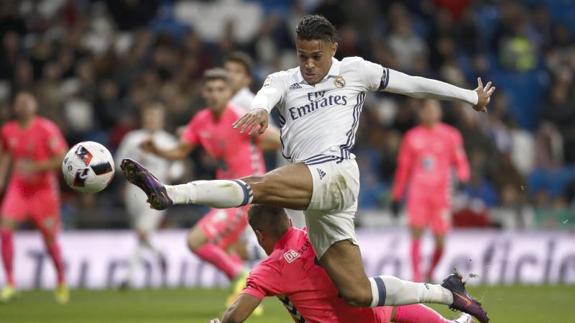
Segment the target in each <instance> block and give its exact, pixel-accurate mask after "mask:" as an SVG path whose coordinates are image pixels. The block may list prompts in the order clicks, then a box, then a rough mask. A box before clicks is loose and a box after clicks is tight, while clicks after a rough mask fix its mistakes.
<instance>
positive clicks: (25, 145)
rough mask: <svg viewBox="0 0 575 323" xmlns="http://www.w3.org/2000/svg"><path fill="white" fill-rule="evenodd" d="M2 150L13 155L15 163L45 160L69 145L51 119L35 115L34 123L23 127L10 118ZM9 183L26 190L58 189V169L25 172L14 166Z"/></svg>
mask: <svg viewBox="0 0 575 323" xmlns="http://www.w3.org/2000/svg"><path fill="white" fill-rule="evenodd" d="M1 136H2V149H3V150H4V151H5V152H7V153H9V154H10V156H11V157H12V162H13V165H17V164H18V163H21V162H30V161H33V162H39V161H46V160H48V159H50V158H52V157H53V156H54V155H56V154H58V153H61V152H63V151H65V150H66V148H67V144H66V141H65V140H64V137H63V136H62V133H61V132H60V130H59V129H58V127H57V126H56V125H55V124H54V123H53V122H52V121H50V120H48V119H45V118H42V117H35V118H34V120H33V121H32V123H31V125H30V126H29V127H28V128H26V129H23V128H21V127H20V125H19V124H18V122H16V121H11V122H8V123H6V124H5V125H4V126H3V127H2V135H1ZM10 185H16V186H17V187H19V188H20V189H22V190H23V191H24V192H29V193H34V192H36V191H37V190H41V189H53V190H58V182H57V177H56V171H53V170H52V171H45V172H39V173H35V174H22V173H21V172H19V171H18V169H17V167H14V168H13V171H12V177H11V179H10Z"/></svg>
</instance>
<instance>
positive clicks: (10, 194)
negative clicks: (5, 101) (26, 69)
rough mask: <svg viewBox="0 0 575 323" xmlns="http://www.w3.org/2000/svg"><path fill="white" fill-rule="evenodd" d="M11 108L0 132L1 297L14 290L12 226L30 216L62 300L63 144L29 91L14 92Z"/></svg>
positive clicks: (10, 295) (65, 293)
mask: <svg viewBox="0 0 575 323" xmlns="http://www.w3.org/2000/svg"><path fill="white" fill-rule="evenodd" d="M14 112H15V115H16V120H15V121H10V122H8V123H6V124H5V125H4V126H3V127H2V134H1V136H2V145H1V148H0V149H1V151H0V158H1V160H0V190H2V189H3V188H4V185H5V184H4V183H5V181H6V177H7V175H8V173H9V172H10V169H11V176H10V181H9V183H8V187H7V188H6V190H5V194H4V200H3V201H2V209H1V211H0V218H1V219H0V244H1V248H2V262H3V264H4V273H5V277H6V286H4V288H3V289H2V292H1V294H0V299H1V300H2V301H5V302H6V301H9V300H11V299H12V298H13V297H14V296H15V295H16V283H15V281H14V241H13V231H14V229H15V228H16V226H17V225H18V223H19V222H22V221H24V220H28V219H30V220H32V222H33V223H34V225H35V226H36V228H38V230H39V231H40V233H41V234H42V237H43V239H44V243H45V244H46V250H47V251H48V254H49V255H50V258H51V259H52V261H53V263H54V268H55V269H56V277H57V287H56V290H55V296H56V300H57V301H58V302H59V303H62V304H64V303H67V302H68V300H69V292H68V288H67V286H66V280H65V277H64V263H63V260H62V252H61V250H60V245H59V243H58V240H57V234H58V230H59V229H60V188H59V185H58V178H57V175H56V171H58V170H59V169H60V167H61V164H62V159H63V158H64V155H65V154H66V151H67V144H66V141H65V140H64V137H63V136H62V133H61V132H60V130H59V129H58V127H57V126H56V125H55V124H54V123H53V122H52V121H50V120H48V119H45V118H42V117H39V116H37V112H38V103H37V101H36V99H35V98H34V96H33V95H32V94H31V93H28V92H20V93H18V95H17V96H16V99H15V101H14ZM10 164H11V168H10Z"/></svg>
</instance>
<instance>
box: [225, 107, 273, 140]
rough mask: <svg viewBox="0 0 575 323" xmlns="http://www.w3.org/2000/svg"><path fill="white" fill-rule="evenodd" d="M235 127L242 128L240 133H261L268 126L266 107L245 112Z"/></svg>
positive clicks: (235, 123)
mask: <svg viewBox="0 0 575 323" xmlns="http://www.w3.org/2000/svg"><path fill="white" fill-rule="evenodd" d="M233 127H234V128H235V129H238V128H239V129H240V133H244V132H246V131H249V134H250V135H255V134H258V135H261V134H262V133H264V132H265V131H266V129H267V128H268V111H267V110H265V109H254V110H251V111H250V112H248V113H246V114H244V115H243V116H242V117H241V118H240V119H239V120H238V121H236V122H234V124H233Z"/></svg>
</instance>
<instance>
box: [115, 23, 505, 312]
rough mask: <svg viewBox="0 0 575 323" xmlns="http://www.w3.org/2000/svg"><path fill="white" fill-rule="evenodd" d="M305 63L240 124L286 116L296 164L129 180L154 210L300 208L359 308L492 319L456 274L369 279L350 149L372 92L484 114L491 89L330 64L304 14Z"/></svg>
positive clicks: (325, 34) (357, 62)
mask: <svg viewBox="0 0 575 323" xmlns="http://www.w3.org/2000/svg"><path fill="white" fill-rule="evenodd" d="M296 35H297V38H296V50H297V56H298V61H299V67H296V68H293V69H290V70H287V71H281V72H277V73H274V74H271V75H270V76H269V77H268V78H267V79H266V81H265V82H264V85H263V87H262V89H261V90H260V91H258V93H257V94H256V97H255V99H254V101H253V102H252V109H251V111H250V112H249V113H247V114H246V115H244V116H243V117H242V118H241V119H240V120H238V121H237V122H236V123H235V125H234V127H236V128H239V130H240V131H241V132H244V131H249V132H250V133H262V132H263V131H265V129H266V128H267V126H268V118H269V112H270V110H271V109H272V108H274V107H276V108H277V109H278V111H279V112H280V114H281V121H282V123H283V124H282V125H281V126H282V128H281V138H282V143H283V146H284V147H283V153H284V155H285V156H286V157H287V158H289V159H290V160H291V162H292V164H289V165H286V166H282V167H280V168H277V169H274V170H272V171H270V172H268V173H267V174H265V175H264V176H250V177H245V178H242V179H238V180H219V181H193V182H190V183H187V184H183V185H174V186H170V185H164V184H162V183H161V182H159V181H157V180H156V179H155V178H154V177H153V175H152V174H151V173H150V172H149V171H147V170H146V169H145V168H144V167H142V166H141V165H139V164H138V163H136V162H134V161H131V160H123V161H122V165H121V168H122V170H123V173H124V176H126V178H127V179H128V180H129V181H130V182H132V183H133V184H134V185H137V186H138V187H140V188H141V189H142V190H144V191H145V192H146V194H147V196H148V202H149V203H150V205H151V206H152V207H153V208H157V209H163V208H167V207H169V206H171V205H172V204H202V205H208V206H211V207H217V208H228V207H237V206H240V205H246V204H249V203H252V204H266V205H274V206H279V207H284V208H291V209H299V210H304V213H305V215H306V222H307V227H308V232H309V239H310V242H311V243H312V246H313V248H314V250H315V253H316V255H317V258H318V259H319V262H320V264H321V265H322V267H324V268H325V269H326V271H327V273H328V274H329V276H330V278H331V279H332V280H333V282H334V283H335V285H336V286H337V288H338V291H339V294H340V296H341V297H342V298H343V299H344V300H345V301H346V302H348V303H349V304H351V305H356V306H382V305H388V306H393V305H405V304H413V303H440V304H446V305H449V306H450V307H451V308H453V309H457V310H461V311H463V312H466V313H469V314H471V315H473V316H475V317H476V318H477V319H478V320H479V321H480V322H488V321H489V318H488V317H487V313H486V312H485V311H484V310H483V309H482V307H481V304H480V303H479V302H477V301H476V300H475V299H474V298H472V297H471V296H470V295H469V294H468V293H467V291H466V289H465V286H464V283H463V281H462V277H461V276H460V275H459V274H457V273H456V274H452V275H450V276H448V277H447V278H446V279H445V280H444V281H443V283H442V284H441V285H434V284H423V283H414V282H408V281H404V280H400V279H398V278H396V277H393V276H385V275H384V276H376V277H369V278H368V277H367V275H366V273H365V270H364V268H363V264H362V261H361V253H360V249H359V247H358V245H357V241H356V237H355V231H354V225H353V218H354V215H355V212H356V211H357V199H358V194H359V169H358V166H357V163H356V162H355V158H354V155H353V154H351V152H350V150H351V148H352V147H353V145H354V142H355V133H356V130H357V127H358V122H359V115H360V113H361V109H362V106H363V103H364V100H365V97H366V93H367V92H368V91H386V92H392V93H399V94H404V95H409V96H413V97H418V98H439V99H447V100H457V101H463V102H467V103H469V104H470V105H472V106H473V108H474V109H475V110H477V111H486V106H487V104H488V103H489V101H490V97H491V95H492V94H493V92H494V91H495V87H492V86H491V82H489V83H487V84H486V85H485V86H483V84H482V83H481V80H480V79H478V86H477V88H475V90H466V89H462V88H459V87H456V86H453V85H450V84H447V83H444V82H440V81H436V80H431V79H426V78H423V77H414V76H409V75H406V74H404V73H401V72H398V71H394V70H392V69H389V68H385V67H383V66H381V65H379V64H375V63H372V62H369V61H366V60H364V59H362V58H360V57H348V58H344V59H343V60H341V61H339V60H337V59H335V58H334V55H335V53H336V50H337V46H338V44H337V42H336V41H335V36H336V32H335V27H334V26H333V25H332V24H331V23H330V22H329V21H328V20H327V19H325V18H324V17H321V16H317V15H313V16H305V17H304V18H302V20H301V21H300V22H299V24H298V26H297V29H296Z"/></svg>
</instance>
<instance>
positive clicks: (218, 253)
mask: <svg viewBox="0 0 575 323" xmlns="http://www.w3.org/2000/svg"><path fill="white" fill-rule="evenodd" d="M194 253H195V254H196V256H198V257H200V259H202V260H204V261H207V262H209V263H210V264H212V265H214V266H216V268H218V269H219V270H221V271H222V272H224V274H226V276H227V277H228V278H229V279H230V280H232V279H234V278H235V277H236V276H237V275H238V274H239V273H241V272H242V270H243V266H242V265H241V263H240V264H238V263H237V262H236V261H234V259H233V258H232V257H230V255H228V254H227V253H226V252H225V251H224V250H222V249H221V248H220V247H217V246H216V245H214V244H212V243H206V244H204V245H203V246H201V247H199V248H198V249H196V250H194Z"/></svg>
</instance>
